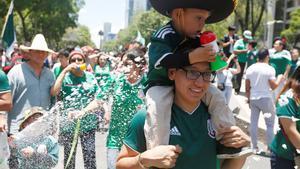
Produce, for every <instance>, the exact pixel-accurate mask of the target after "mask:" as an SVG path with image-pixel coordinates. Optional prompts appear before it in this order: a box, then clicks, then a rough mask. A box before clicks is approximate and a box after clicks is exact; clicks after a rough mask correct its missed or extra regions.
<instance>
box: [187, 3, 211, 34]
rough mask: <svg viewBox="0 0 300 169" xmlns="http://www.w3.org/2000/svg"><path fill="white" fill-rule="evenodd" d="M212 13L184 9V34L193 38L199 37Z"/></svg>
mask: <svg viewBox="0 0 300 169" xmlns="http://www.w3.org/2000/svg"><path fill="white" fill-rule="evenodd" d="M209 15H210V12H209V11H207V10H202V9H192V8H189V9H184V14H183V23H184V25H182V27H183V33H184V34H185V35H186V36H188V37H191V38H194V37H196V36H197V35H199V34H200V33H201V31H202V29H203V27H204V25H205V21H206V19H207V18H208V17H209Z"/></svg>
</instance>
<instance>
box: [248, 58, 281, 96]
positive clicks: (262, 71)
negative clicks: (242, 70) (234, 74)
mask: <svg viewBox="0 0 300 169" xmlns="http://www.w3.org/2000/svg"><path fill="white" fill-rule="evenodd" d="M246 79H248V80H250V86H251V89H250V100H258V99H260V98H266V97H267V98H269V97H270V98H272V91H271V87H270V84H269V80H275V79H276V78H275V69H274V68H273V67H272V66H270V65H268V64H266V63H255V64H253V65H251V66H250V67H249V68H248V69H247V70H246Z"/></svg>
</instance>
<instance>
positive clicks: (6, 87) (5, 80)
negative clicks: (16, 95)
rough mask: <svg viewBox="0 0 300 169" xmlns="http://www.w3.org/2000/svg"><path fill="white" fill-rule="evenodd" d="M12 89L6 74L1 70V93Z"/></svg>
mask: <svg viewBox="0 0 300 169" xmlns="http://www.w3.org/2000/svg"><path fill="white" fill-rule="evenodd" d="M9 91H10V86H9V83H8V78H7V76H6V74H5V73H4V72H3V71H2V70H0V93H6V92H9Z"/></svg>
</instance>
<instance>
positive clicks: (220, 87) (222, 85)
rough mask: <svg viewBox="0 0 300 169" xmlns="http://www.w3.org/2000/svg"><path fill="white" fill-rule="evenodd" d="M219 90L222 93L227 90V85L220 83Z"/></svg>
mask: <svg viewBox="0 0 300 169" xmlns="http://www.w3.org/2000/svg"><path fill="white" fill-rule="evenodd" d="M217 88H218V89H219V90H221V91H223V90H225V84H224V83H218V85H217Z"/></svg>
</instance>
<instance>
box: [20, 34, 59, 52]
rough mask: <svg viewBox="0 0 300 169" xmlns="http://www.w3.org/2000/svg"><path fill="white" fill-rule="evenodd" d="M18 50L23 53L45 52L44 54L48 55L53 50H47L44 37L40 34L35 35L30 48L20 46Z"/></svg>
mask: <svg viewBox="0 0 300 169" xmlns="http://www.w3.org/2000/svg"><path fill="white" fill-rule="evenodd" d="M20 49H21V50H23V51H29V50H38V51H45V52H49V53H54V51H53V50H51V49H49V48H48V45H47V42H46V40H45V37H44V35H42V34H36V35H35V37H34V38H33V40H32V43H31V46H30V47H28V46H24V45H21V46H20Z"/></svg>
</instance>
